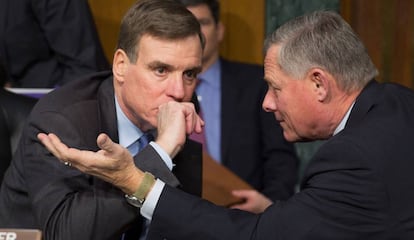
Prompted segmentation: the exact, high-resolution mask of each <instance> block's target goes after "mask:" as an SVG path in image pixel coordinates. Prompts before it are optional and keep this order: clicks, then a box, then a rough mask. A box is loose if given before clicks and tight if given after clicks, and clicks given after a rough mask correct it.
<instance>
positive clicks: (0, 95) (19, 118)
mask: <svg viewBox="0 0 414 240" xmlns="http://www.w3.org/2000/svg"><path fill="white" fill-rule="evenodd" d="M36 102H37V99H35V98H31V97H27V96H24V95H19V94H16V93H12V92H10V91H7V90H5V89H3V88H0V184H1V182H2V180H3V175H4V173H5V171H6V169H7V168H8V166H9V165H10V161H11V159H12V157H13V155H14V153H15V151H16V148H17V145H18V142H19V139H20V136H21V133H22V130H23V126H24V124H25V122H26V119H27V117H28V115H29V113H30V111H31V109H32V107H33V106H34V104H35V103H36Z"/></svg>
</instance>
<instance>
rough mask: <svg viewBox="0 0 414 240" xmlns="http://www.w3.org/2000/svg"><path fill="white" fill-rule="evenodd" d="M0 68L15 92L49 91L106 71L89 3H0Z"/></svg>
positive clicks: (21, 0) (39, 0)
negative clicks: (26, 89)
mask: <svg viewBox="0 0 414 240" xmlns="http://www.w3.org/2000/svg"><path fill="white" fill-rule="evenodd" d="M0 62H3V64H5V68H6V70H7V72H8V81H9V82H11V83H12V84H13V86H14V87H35V88H53V87H55V86H56V85H59V86H61V85H63V84H65V83H67V82H69V81H72V80H74V79H76V78H77V77H79V76H82V75H84V74H87V73H92V72H96V71H102V70H107V69H110V66H109V64H108V61H107V60H106V57H105V55H104V52H103V49H102V47H101V43H100V40H99V37H98V33H97V31H96V28H95V24H94V19H93V17H92V14H91V12H90V9H89V5H88V1H85V0H81V1H72V0H59V1H49V0H19V1H14V0H2V1H0Z"/></svg>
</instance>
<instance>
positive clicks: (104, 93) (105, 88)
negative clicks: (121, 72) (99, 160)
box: [98, 75, 119, 142]
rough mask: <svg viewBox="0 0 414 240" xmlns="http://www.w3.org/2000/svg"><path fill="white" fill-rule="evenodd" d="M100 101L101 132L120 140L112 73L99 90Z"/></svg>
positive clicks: (99, 120) (117, 140)
mask: <svg viewBox="0 0 414 240" xmlns="http://www.w3.org/2000/svg"><path fill="white" fill-rule="evenodd" d="M98 101H99V102H98V104H99V106H98V110H99V114H98V116H99V118H100V119H98V122H99V123H100V124H101V126H100V128H99V129H100V132H102V133H106V134H108V136H109V137H110V138H111V139H112V140H113V141H114V142H119V136H118V126H117V120H116V110H115V93H114V87H113V77H112V75H111V76H110V77H108V78H107V79H105V82H104V83H102V85H101V87H100V89H99V92H98Z"/></svg>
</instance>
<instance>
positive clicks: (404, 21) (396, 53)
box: [341, 0, 414, 89]
mask: <svg viewBox="0 0 414 240" xmlns="http://www.w3.org/2000/svg"><path fill="white" fill-rule="evenodd" d="M341 14H342V15H343V16H344V18H345V19H346V20H347V21H348V22H349V24H350V25H351V26H352V27H353V28H354V29H355V31H356V32H357V33H358V34H359V36H360V37H361V39H362V40H363V42H364V43H365V45H366V47H367V50H368V53H369V54H370V56H371V57H372V59H373V61H374V64H375V65H376V66H377V67H378V69H379V71H380V75H379V77H378V80H380V81H385V82H397V83H400V84H402V85H405V86H407V87H410V88H413V89H414V1H412V0H394V1H389V0H364V1H360V0H342V3H341Z"/></svg>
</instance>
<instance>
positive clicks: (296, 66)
mask: <svg viewBox="0 0 414 240" xmlns="http://www.w3.org/2000/svg"><path fill="white" fill-rule="evenodd" d="M272 45H278V46H280V51H279V56H278V59H277V60H278V63H279V65H280V67H281V69H282V70H283V71H285V72H286V74H288V75H290V76H292V77H294V78H301V77H304V75H305V74H306V72H307V71H309V70H310V69H311V68H314V67H318V68H322V69H324V70H326V71H328V72H329V73H330V74H332V75H333V76H334V77H335V79H336V80H337V83H338V86H339V87H340V88H341V89H342V90H343V91H347V92H351V91H354V90H359V89H361V88H363V87H364V86H365V85H366V84H367V83H368V81H370V80H371V79H373V78H374V77H375V76H377V75H378V70H377V69H376V67H375V66H374V64H373V63H372V61H371V58H370V57H369V55H368V53H367V50H366V49H365V47H364V45H363V43H362V41H361V40H360V39H359V38H358V36H357V35H356V33H355V32H354V31H353V30H352V28H351V27H350V26H349V24H348V23H346V21H345V20H344V19H342V17H341V16H340V15H339V14H337V13H335V12H329V11H316V12H313V13H310V14H307V15H304V16H301V17H298V18H295V19H293V20H291V21H289V22H287V23H285V24H283V25H282V26H281V27H280V28H278V29H277V30H276V31H275V32H273V33H272V34H271V35H270V36H269V37H267V38H266V40H265V52H267V50H268V49H269V48H270V47H271V46H272Z"/></svg>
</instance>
